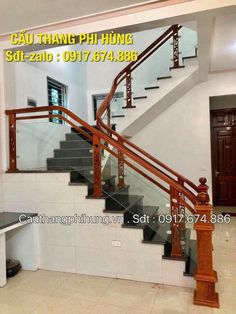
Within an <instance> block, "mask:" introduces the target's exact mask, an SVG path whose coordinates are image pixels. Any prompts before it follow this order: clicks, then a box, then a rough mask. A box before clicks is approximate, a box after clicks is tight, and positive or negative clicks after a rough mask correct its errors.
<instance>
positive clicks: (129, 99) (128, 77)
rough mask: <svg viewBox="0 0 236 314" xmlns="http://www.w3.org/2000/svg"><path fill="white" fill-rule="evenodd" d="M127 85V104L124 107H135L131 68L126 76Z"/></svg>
mask: <svg viewBox="0 0 236 314" xmlns="http://www.w3.org/2000/svg"><path fill="white" fill-rule="evenodd" d="M125 80H126V82H125V85H126V106H125V107H123V109H129V108H135V106H132V77H131V71H130V69H129V70H127V72H126V77H125Z"/></svg>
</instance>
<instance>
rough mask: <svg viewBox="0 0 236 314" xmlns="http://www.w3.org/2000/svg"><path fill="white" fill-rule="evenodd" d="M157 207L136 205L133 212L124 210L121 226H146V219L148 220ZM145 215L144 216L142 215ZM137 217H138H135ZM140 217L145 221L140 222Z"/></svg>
mask: <svg viewBox="0 0 236 314" xmlns="http://www.w3.org/2000/svg"><path fill="white" fill-rule="evenodd" d="M157 211H158V207H155V206H145V205H141V206H136V207H135V212H134V213H131V212H129V211H126V212H125V214H124V224H123V227H128V228H130V227H136V228H137V227H138V228H144V227H145V226H146V224H147V223H146V221H147V222H149V221H150V220H151V219H152V217H153V215H154V214H155V213H157ZM133 214H135V215H136V216H135V219H134V217H133ZM144 215H145V216H144ZM137 218H139V219H137ZM140 218H142V219H144V221H145V222H143V223H141V222H140V221H138V220H140Z"/></svg>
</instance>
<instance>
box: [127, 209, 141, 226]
mask: <svg viewBox="0 0 236 314" xmlns="http://www.w3.org/2000/svg"><path fill="white" fill-rule="evenodd" d="M134 215H139V217H142V216H143V210H142V207H138V206H137V205H136V206H134V207H133V208H132V212H131V211H127V212H125V213H124V224H125V225H129V226H136V225H137V224H138V222H136V219H134V217H133V216H134ZM135 218H136V216H135Z"/></svg>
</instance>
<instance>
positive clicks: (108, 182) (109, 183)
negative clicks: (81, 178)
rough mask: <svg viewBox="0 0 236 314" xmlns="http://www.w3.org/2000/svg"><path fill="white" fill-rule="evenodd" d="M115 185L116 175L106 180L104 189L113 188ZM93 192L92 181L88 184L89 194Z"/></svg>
mask: <svg viewBox="0 0 236 314" xmlns="http://www.w3.org/2000/svg"><path fill="white" fill-rule="evenodd" d="M113 186H115V177H112V178H111V179H108V180H106V181H104V184H103V190H104V191H108V190H111V187H113ZM92 194H93V184H92V183H90V184H88V195H92Z"/></svg>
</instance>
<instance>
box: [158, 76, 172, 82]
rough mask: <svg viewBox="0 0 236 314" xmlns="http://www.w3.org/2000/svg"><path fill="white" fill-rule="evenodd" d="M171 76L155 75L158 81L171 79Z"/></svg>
mask: <svg viewBox="0 0 236 314" xmlns="http://www.w3.org/2000/svg"><path fill="white" fill-rule="evenodd" d="M171 78H172V76H171V75H167V76H158V77H157V80H158V81H159V80H167V79H171Z"/></svg>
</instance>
